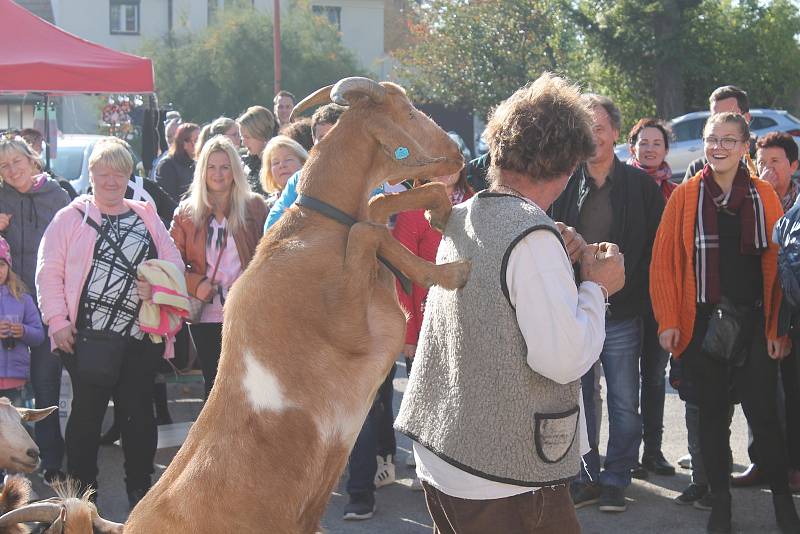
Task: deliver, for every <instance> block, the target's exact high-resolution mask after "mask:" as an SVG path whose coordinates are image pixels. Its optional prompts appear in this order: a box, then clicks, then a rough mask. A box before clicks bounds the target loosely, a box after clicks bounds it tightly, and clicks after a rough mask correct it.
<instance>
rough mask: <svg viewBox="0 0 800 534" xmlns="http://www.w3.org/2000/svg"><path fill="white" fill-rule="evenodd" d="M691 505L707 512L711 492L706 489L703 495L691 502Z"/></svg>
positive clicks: (709, 507) (709, 506) (709, 505)
mask: <svg viewBox="0 0 800 534" xmlns="http://www.w3.org/2000/svg"><path fill="white" fill-rule="evenodd" d="M692 506H694V507H695V508H697V509H698V510H703V511H704V512H708V511H710V510H711V492H710V491H707V492H706V494H705V495H703V496H702V497H700V498H699V499H697V500H696V501H694V502H693V503H692Z"/></svg>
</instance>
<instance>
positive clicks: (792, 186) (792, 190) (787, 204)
mask: <svg viewBox="0 0 800 534" xmlns="http://www.w3.org/2000/svg"><path fill="white" fill-rule="evenodd" d="M798 194H800V189H798V187H797V184H796V183H794V181H793V180H791V181H789V190H788V191H787V192H786V196H784V197H783V198H782V199H781V205H782V206H783V212H784V213H786V212H787V211H789V210H790V209H791V208H792V206H794V202H795V200H797V195H798Z"/></svg>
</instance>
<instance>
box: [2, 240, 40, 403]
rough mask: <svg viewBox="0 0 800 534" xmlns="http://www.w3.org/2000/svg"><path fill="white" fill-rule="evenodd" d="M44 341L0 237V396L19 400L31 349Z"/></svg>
mask: <svg viewBox="0 0 800 534" xmlns="http://www.w3.org/2000/svg"><path fill="white" fill-rule="evenodd" d="M43 341H44V329H43V328H42V321H41V319H40V318H39V312H38V311H37V309H36V305H35V304H34V303H33V298H32V297H31V295H30V294H28V292H27V288H26V287H25V283H24V282H23V281H22V280H21V279H20V277H19V276H17V274H16V273H15V272H14V271H12V270H11V249H10V247H9V246H8V242H7V241H6V240H5V239H3V238H2V237H0V397H8V398H9V399H10V400H11V403H12V404H17V403H18V402H19V401H20V397H21V394H22V389H23V388H24V387H25V383H26V382H27V381H28V375H29V374H30V366H31V354H30V349H29V347H30V346H36V345H39V344H40V343H42V342H43Z"/></svg>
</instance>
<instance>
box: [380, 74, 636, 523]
mask: <svg viewBox="0 0 800 534" xmlns="http://www.w3.org/2000/svg"><path fill="white" fill-rule="evenodd" d="M486 138H487V141H488V143H489V146H490V151H491V162H492V163H491V166H490V168H489V172H488V177H489V182H490V187H489V189H487V190H485V191H482V192H480V193H478V194H477V195H475V196H474V197H473V198H471V199H470V200H468V201H467V202H464V203H462V204H459V205H457V206H455V207H454V208H453V211H452V214H451V215H450V219H449V220H448V223H447V227H446V229H445V231H444V235H443V238H442V241H441V245H440V246H439V252H438V258H437V260H438V261H439V262H442V261H455V260H458V259H469V260H471V261H472V272H471V275H470V280H469V282H468V283H467V285H466V286H465V287H464V288H463V289H460V290H458V291H449V290H439V288H436V287H434V288H432V289H431V291H430V293H429V295H428V300H427V303H426V309H425V320H424V322H423V326H422V332H421V335H420V338H419V344H418V346H417V353H416V357H415V359H414V373H413V374H412V375H411V378H410V379H409V384H408V388H407V390H406V394H405V396H404V398H403V403H402V406H401V407H400V413H399V415H398V418H397V421H396V424H395V428H397V430H399V431H400V432H402V433H403V434H406V435H407V436H409V437H410V438H411V439H412V440H413V441H414V456H415V459H416V465H417V475H418V476H419V478H420V480H421V481H422V485H423V488H424V490H425V496H426V500H427V504H428V509H429V511H430V514H431V517H432V519H433V522H434V532H440V533H452V534H471V533H484V532H529V533H545V532H555V531H558V532H560V533H562V534H572V533H577V532H580V525H579V524H578V520H577V517H576V515H575V509H574V507H573V505H572V501H571V500H570V495H569V490H568V488H567V486H566V484H567V483H568V482H569V480H570V479H571V478H572V477H573V476H574V474H575V471H576V465H577V464H578V461H579V459H580V455H581V453H582V452H583V451H585V450H588V443H587V439H586V432H585V422H584V419H583V410H582V409H581V406H580V404H581V401H580V393H579V391H580V383H579V379H580V377H581V376H582V375H583V374H584V373H585V372H586V371H587V370H588V369H590V368H591V367H592V365H594V362H595V361H596V360H597V357H598V355H599V353H600V349H601V347H602V345H603V340H604V338H605V332H604V313H605V302H606V301H607V298H608V296H609V295H611V294H614V293H615V292H616V291H618V290H619V289H620V288H621V287H622V285H623V284H624V279H625V274H624V265H623V259H622V255H621V254H620V253H619V250H618V249H617V247H616V246H615V245H612V244H609V243H601V244H599V245H598V244H595V245H586V244H585V243H584V241H583V239H582V238H581V237H580V236H578V235H577V234H576V233H575V231H574V230H573V229H571V228H565V227H563V226H561V227H559V226H557V225H556V223H554V222H553V221H552V220H551V219H550V218H549V217H548V216H547V215H546V213H545V211H544V210H546V209H547V208H549V206H550V204H551V203H552V202H553V201H554V200H555V199H556V198H557V197H558V195H559V194H560V193H561V191H562V190H563V188H564V185H565V184H566V183H567V180H568V179H569V176H570V174H571V173H572V171H573V170H574V169H575V166H576V165H577V163H578V162H579V161H581V160H583V159H585V158H586V157H588V156H590V155H591V153H592V150H593V142H592V134H591V118H590V115H589V113H588V111H587V109H586V107H585V106H584V105H583V104H582V103H581V101H580V93H579V91H578V89H577V88H576V87H574V86H571V85H569V84H568V83H567V82H566V81H565V80H563V79H561V78H558V77H555V76H552V75H550V74H547V73H545V74H543V75H542V76H541V77H540V78H539V79H538V80H536V81H535V82H534V83H532V84H530V85H528V86H526V87H523V88H521V89H519V90H518V91H517V92H516V93H514V94H513V95H512V96H511V97H510V98H509V99H508V100H506V101H505V102H503V103H501V104H500V105H499V106H498V107H497V109H496V110H495V111H494V112H493V114H492V117H491V118H490V120H489V126H488V129H487V132H486ZM570 257H572V260H575V259H578V260H579V261H580V272H581V277H582V280H583V282H582V283H581V284H580V285H579V286H576V284H575V279H574V272H573V267H572V261H571V258H570ZM476 310H480V313H476Z"/></svg>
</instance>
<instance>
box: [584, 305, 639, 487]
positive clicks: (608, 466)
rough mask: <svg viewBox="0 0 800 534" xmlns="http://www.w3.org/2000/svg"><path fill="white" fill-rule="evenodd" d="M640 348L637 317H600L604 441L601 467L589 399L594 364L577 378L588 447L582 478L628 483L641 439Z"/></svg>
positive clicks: (612, 484) (609, 484) (609, 482)
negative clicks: (603, 333) (602, 324)
mask: <svg viewBox="0 0 800 534" xmlns="http://www.w3.org/2000/svg"><path fill="white" fill-rule="evenodd" d="M641 349H642V320H641V318H639V317H637V318H634V319H623V320H613V319H606V341H605V344H604V345H603V351H602V352H601V353H600V363H601V364H602V365H603V372H604V374H605V377H606V387H607V392H606V398H607V399H608V447H607V450H606V462H605V466H604V469H603V472H602V473H601V472H600V453H599V450H598V440H597V435H598V433H597V428H596V427H597V422H596V418H595V409H596V408H595V404H594V368H592V369H590V370H589V372H587V373H586V374H585V375H583V378H581V389H582V392H583V405H584V409H585V411H586V426H587V431H588V436H589V446H590V447H591V450H590V451H589V452H588V453H587V454H586V456H584V460H585V461H586V468H585V469H581V472H580V476H579V479H580V480H581V481H582V482H590V481H592V482H598V481H599V482H600V484H602V485H605V486H616V487H619V488H626V487H628V486H629V485H630V483H631V469H632V468H633V467H634V466H635V465H636V462H637V461H638V459H639V445H640V444H641V442H642V417H641V415H639V355H640V353H641Z"/></svg>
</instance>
